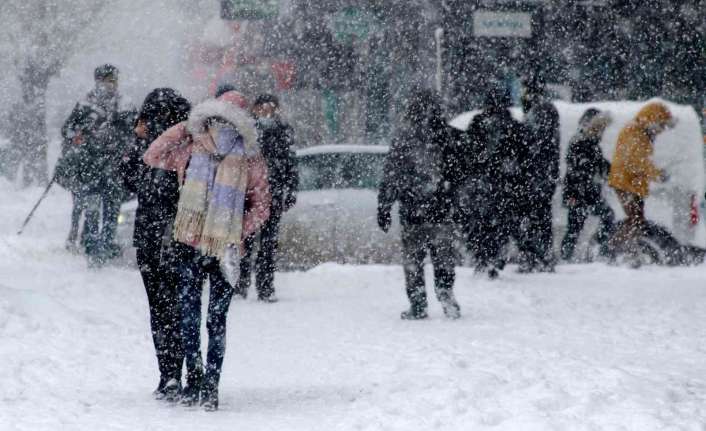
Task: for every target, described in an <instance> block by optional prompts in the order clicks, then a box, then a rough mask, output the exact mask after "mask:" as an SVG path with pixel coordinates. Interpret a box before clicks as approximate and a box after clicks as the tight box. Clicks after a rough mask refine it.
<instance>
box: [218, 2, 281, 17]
mask: <svg viewBox="0 0 706 431" xmlns="http://www.w3.org/2000/svg"><path fill="white" fill-rule="evenodd" d="M278 14H279V0H221V18H223V19H266V18H274V17H276V16H277V15H278Z"/></svg>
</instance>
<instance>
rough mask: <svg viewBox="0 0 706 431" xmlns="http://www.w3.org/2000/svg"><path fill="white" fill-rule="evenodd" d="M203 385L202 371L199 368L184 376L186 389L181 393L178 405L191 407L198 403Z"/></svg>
mask: <svg viewBox="0 0 706 431" xmlns="http://www.w3.org/2000/svg"><path fill="white" fill-rule="evenodd" d="M202 385H203V370H202V369H201V367H200V366H199V367H198V368H197V369H196V370H194V371H190V372H188V373H187V375H186V387H185V388H184V389H183V390H182V391H181V399H180V401H179V403H180V404H181V405H182V406H186V407H192V406H195V405H197V404H198V403H199V395H200V393H201V387H202Z"/></svg>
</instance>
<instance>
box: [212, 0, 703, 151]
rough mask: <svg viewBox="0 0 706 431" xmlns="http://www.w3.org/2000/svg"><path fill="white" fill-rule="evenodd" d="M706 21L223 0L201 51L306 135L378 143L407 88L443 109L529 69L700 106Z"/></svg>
mask: <svg viewBox="0 0 706 431" xmlns="http://www.w3.org/2000/svg"><path fill="white" fill-rule="evenodd" d="M705 22H706V2H704V1H701V0H684V1H678V0H676V1H662V0H654V1H650V0H646V1H637V0H615V1H609V0H603V1H601V0H588V1H578V0H576V1H572V0H564V1H529V0H527V1H501V0H500V1H498V0H495V1H491V0H488V1H484V0H475V1H474V0H404V1H402V0H385V1H379V0H377V1H376V0H323V1H322V0H267V1H255V0H222V1H221V22H220V24H219V25H221V26H222V27H223V28H222V29H220V30H218V31H216V30H215V27H217V25H216V24H214V33H216V34H218V33H219V32H220V33H221V34H222V35H225V36H223V37H220V43H221V45H222V48H224V50H223V52H218V50H217V49H215V50H214V48H213V47H210V54H209V48H208V47H204V46H202V51H201V52H200V53H199V54H198V55H199V56H200V58H201V60H203V61H201V65H202V68H203V66H204V65H209V63H210V67H211V70H209V71H207V72H204V71H203V70H202V73H203V74H205V75H207V76H209V77H210V79H211V80H212V81H211V86H212V89H213V88H215V86H216V85H218V84H220V83H228V82H231V83H235V84H236V85H237V86H238V87H239V88H243V89H247V90H245V91H246V92H250V93H252V94H255V93H258V92H262V91H273V92H276V93H278V94H279V95H280V96H281V98H282V100H283V105H284V106H285V108H286V110H287V111H288V113H289V116H290V118H291V120H292V122H293V123H295V125H296V128H297V130H298V132H299V136H300V140H302V143H303V144H304V145H309V144H318V143H346V142H356V143H361V142H362V143H385V142H387V140H388V138H389V136H390V133H391V132H392V130H393V129H394V125H395V124H398V121H397V120H398V119H399V115H400V107H401V106H402V103H403V101H404V99H405V96H406V94H408V92H409V91H410V89H412V88H413V87H415V86H427V87H435V88H437V89H438V90H439V91H440V93H441V94H442V96H443V98H444V101H445V104H446V107H447V110H448V113H449V114H450V115H452V114H455V113H459V112H462V111H466V110H469V109H471V108H475V107H478V105H479V102H480V100H482V97H483V93H484V91H485V89H486V88H487V83H488V82H490V81H503V82H505V83H506V84H507V85H508V86H509V87H510V88H512V89H513V93H514V96H515V97H518V96H519V94H518V92H519V80H520V79H521V77H522V76H526V75H527V74H531V73H538V74H541V75H543V76H544V77H545V79H546V80H547V81H548V82H549V83H550V84H551V87H552V89H553V90H554V93H555V96H556V97H559V98H563V99H567V100H573V101H592V100H616V99H637V100H640V99H648V98H650V97H654V96H661V97H665V98H667V99H669V100H673V101H675V102H680V103H688V104H691V105H693V106H694V107H695V108H697V109H698V110H699V111H700V110H701V109H702V108H703V107H704V99H705V96H706V37H705V36H706V27H705V25H704V23H705ZM229 32H230V33H229ZM224 42H225V43H224ZM204 53H205V54H206V55H204ZM214 53H215V55H214ZM214 65H217V67H216V66H214ZM214 69H215V70H214ZM699 108H701V109H699Z"/></svg>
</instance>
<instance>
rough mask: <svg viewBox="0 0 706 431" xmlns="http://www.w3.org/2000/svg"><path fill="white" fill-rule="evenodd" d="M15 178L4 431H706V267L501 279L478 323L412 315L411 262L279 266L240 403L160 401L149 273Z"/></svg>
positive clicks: (467, 296)
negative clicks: (76, 235)
mask: <svg viewBox="0 0 706 431" xmlns="http://www.w3.org/2000/svg"><path fill="white" fill-rule="evenodd" d="M40 193H41V190H38V189H30V190H29V191H24V192H19V191H16V190H15V188H14V186H12V185H10V184H7V183H0V208H1V209H2V212H3V217H2V222H0V364H2V366H0V430H3V431H5V430H31V431H39V430H52V431H55V430H77V431H79V430H81V431H82V430H90V431H94V430H101V431H104V430H339V429H340V430H432V429H439V430H485V429H488V430H490V429H492V430H549V429H552V430H623V429H625V430H660V429H665V430H667V429H668V430H682V429H683V430H704V429H706V324H704V319H705V317H704V316H706V267H704V266H702V267H697V268H675V269H667V268H655V267H652V268H650V267H648V268H643V269H642V270H640V271H634V270H629V269H625V268H614V267H606V266H603V265H599V264H595V265H582V266H579V265H576V266H560V267H559V270H558V273H557V274H552V275H531V276H521V275H518V274H515V273H514V272H513V271H512V270H510V271H506V272H505V273H504V274H503V276H502V277H501V279H500V280H499V281H496V282H488V281H486V280H485V279H483V278H479V277H476V276H474V275H473V273H472V271H471V270H469V269H465V268H461V269H459V276H458V281H457V296H458V298H459V302H460V303H461V306H462V312H463V314H464V317H463V318H462V319H461V320H459V321H447V320H446V319H444V318H443V316H442V313H441V309H440V307H439V306H438V304H437V303H436V302H435V301H431V304H432V306H431V319H430V320H428V321H424V322H403V321H401V320H399V317H398V316H399V312H400V311H401V310H402V309H403V308H404V307H405V306H406V299H405V296H404V293H403V277H402V270H401V268H399V267H384V266H365V267H353V266H339V265H324V266H320V267H317V268H314V269H313V270H310V271H308V272H297V273H280V274H278V278H277V289H278V295H279V297H280V299H281V301H280V302H279V303H277V304H272V305H264V304H260V303H257V302H255V301H251V300H248V301H236V302H234V303H233V306H232V308H231V312H230V315H229V322H228V331H229V332H228V352H227V354H226V360H225V366H224V372H223V379H222V384H221V391H220V394H221V410H219V411H218V412H216V413H205V412H202V411H200V410H198V409H193V410H190V409H184V408H181V407H176V406H170V405H166V404H163V403H160V402H157V401H154V400H153V399H152V398H151V395H150V392H151V390H152V389H153V387H154V386H155V385H156V383H157V371H156V363H155V362H156V361H155V360H154V358H153V347H152V344H151V338H150V335H149V329H148V324H149V322H148V314H147V303H146V297H145V294H144V290H143V287H142V284H141V282H140V278H139V275H138V274H137V272H136V271H135V270H134V269H127V268H114V267H111V268H105V269H102V270H100V271H89V270H87V268H86V264H85V262H84V260H83V259H82V258H81V257H77V256H73V255H70V254H68V253H67V252H65V251H64V250H63V248H62V247H63V239H64V237H65V234H66V232H67V229H68V213H69V197H68V195H67V194H66V193H64V192H63V191H61V190H55V191H53V192H52V193H51V194H50V195H49V198H48V199H47V202H45V204H43V206H42V207H40V210H39V211H38V213H37V219H36V220H34V221H33V222H32V224H31V225H30V227H29V228H28V229H27V232H26V233H25V235H23V236H22V237H17V236H16V235H15V231H16V230H17V228H18V226H19V224H20V223H21V221H22V218H23V217H24V215H25V211H27V210H28V209H29V208H30V207H31V205H32V203H33V201H34V199H36V198H37V197H38V195H39V194H40Z"/></svg>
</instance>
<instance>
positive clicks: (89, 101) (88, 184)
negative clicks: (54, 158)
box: [57, 91, 134, 200]
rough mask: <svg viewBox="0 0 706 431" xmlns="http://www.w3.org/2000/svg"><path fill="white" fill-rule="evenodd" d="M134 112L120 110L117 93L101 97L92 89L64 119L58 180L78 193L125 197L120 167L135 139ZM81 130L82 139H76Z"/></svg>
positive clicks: (58, 163) (117, 197)
mask: <svg viewBox="0 0 706 431" xmlns="http://www.w3.org/2000/svg"><path fill="white" fill-rule="evenodd" d="M133 120H134V115H133V114H132V113H129V112H123V113H121V112H119V111H118V97H117V96H116V97H113V98H109V99H105V98H101V96H99V95H98V94H97V93H96V92H95V91H91V92H90V93H89V94H88V96H87V98H86V100H85V101H82V102H79V103H77V104H76V106H75V107H74V109H73V111H72V112H71V114H70V115H69V118H67V120H66V121H65V122H64V125H63V127H62V128H61V133H62V136H63V138H64V141H63V145H62V153H61V157H60V159H59V161H58V162H57V181H58V182H59V184H60V185H62V186H63V187H66V188H67V189H69V190H71V191H72V192H74V193H77V194H101V195H111V196H114V197H115V198H116V199H118V200H120V199H121V198H122V194H123V190H122V187H121V186H122V184H121V182H120V181H119V175H118V168H119V164H120V158H121V156H122V154H123V153H124V152H125V149H126V148H127V146H128V143H129V142H130V141H131V139H132V127H133V124H132V122H133ZM78 134H80V135H81V136H82V138H83V143H82V144H80V145H76V144H74V143H73V139H74V137H75V136H76V135H78Z"/></svg>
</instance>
